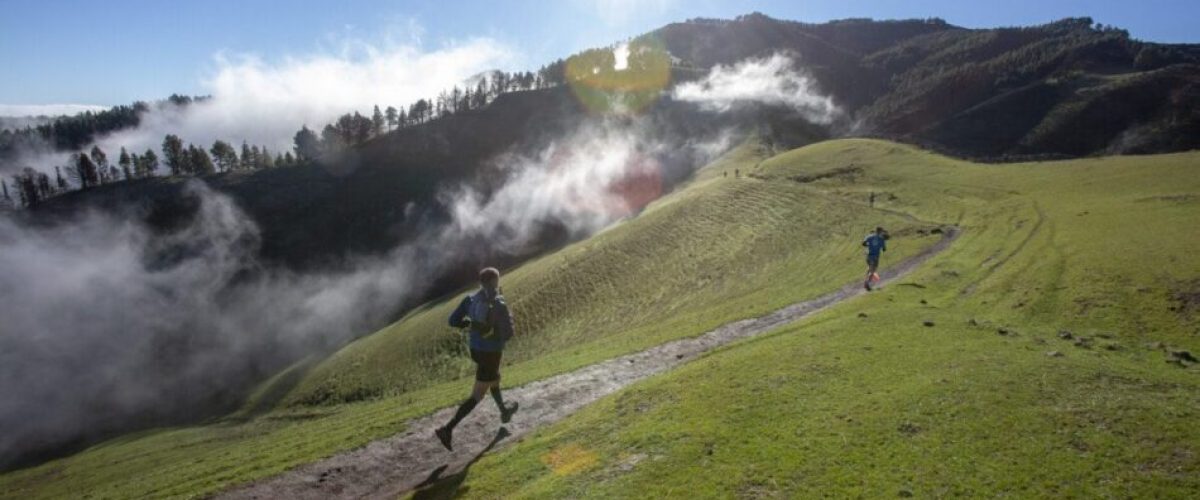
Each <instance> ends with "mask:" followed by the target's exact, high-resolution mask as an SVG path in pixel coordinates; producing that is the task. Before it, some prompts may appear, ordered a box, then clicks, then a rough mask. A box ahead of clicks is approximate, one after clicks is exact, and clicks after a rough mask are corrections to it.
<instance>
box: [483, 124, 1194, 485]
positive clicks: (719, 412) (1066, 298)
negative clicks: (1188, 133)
mask: <svg viewBox="0 0 1200 500" xmlns="http://www.w3.org/2000/svg"><path fill="white" fill-rule="evenodd" d="M1198 162H1200V154H1196V153H1188V154H1175V155H1159V156H1146V157H1119V158H1098V159H1087V160H1078V161H1067V162H1053V163H1034V164H1018V165H987V166H984V165H971V164H967V163H963V162H958V161H955V160H951V159H947V158H942V157H937V156H934V155H930V154H926V153H923V152H920V151H918V150H915V149H912V148H908V147H905V146H900V145H895V144H890V143H885V142H879V141H866V140H847V141H831V142H827V143H821V144H817V145H814V146H810V147H807V148H803V149H800V150H796V151H793V152H790V153H786V154H783V155H780V156H777V157H775V158H772V159H771V160H769V161H767V162H764V163H763V164H762V166H761V168H760V171H759V172H758V175H760V176H761V177H762V178H764V179H767V180H768V182H791V181H787V180H785V179H787V178H790V177H808V178H812V177H819V175H817V174H820V173H823V172H824V173H827V172H832V171H834V170H837V169H842V171H843V172H846V171H848V170H846V169H845V167H850V166H857V167H859V168H860V169H861V171H859V172H858V173H856V174H854V175H853V176H848V175H842V176H832V177H827V178H824V179H822V180H818V181H815V182H810V183H808V184H807V186H808V187H809V188H811V189H814V190H818V191H820V192H821V194H822V195H824V196H828V197H831V198H844V199H852V200H856V199H863V198H864V195H865V193H866V192H867V191H876V192H881V193H886V194H887V195H888V196H885V197H883V200H884V201H883V202H882V204H881V207H880V208H881V209H884V210H898V211H904V212H908V213H912V214H916V215H918V216H920V217H924V218H930V219H937V220H946V219H949V220H956V221H959V223H960V224H961V225H962V226H963V227H964V228H965V233H964V234H963V236H962V237H960V238H959V240H958V241H956V242H955V243H954V245H953V246H952V247H951V248H950V249H949V250H947V251H946V252H944V253H943V254H941V255H939V256H938V257H935V258H934V259H933V260H931V261H930V262H928V263H927V264H926V265H925V266H924V267H923V268H921V269H920V270H918V271H917V272H916V273H914V274H913V275H912V276H911V277H909V278H906V279H904V280H901V282H900V283H893V284H891V285H890V286H888V287H887V288H886V289H885V290H884V291H882V292H881V293H874V294H870V295H869V296H867V297H863V298H861V299H856V300H852V301H848V302H846V303H843V304H840V305H838V306H835V307H833V308H831V309H830V310H827V311H824V312H822V313H820V314H818V315H815V316H813V317H811V318H808V319H806V320H803V321H801V322H799V323H796V324H793V325H788V326H786V327H783V328H781V329H779V330H777V331H776V332H773V333H771V334H769V335H767V336H764V337H761V338H757V339H752V340H749V341H744V342H741V343H738V344H735V345H734V346H731V347H729V348H726V349H722V350H719V351H716V352H714V353H711V354H710V355H708V356H706V357H704V358H702V359H701V360H698V361H697V362H694V363H691V364H689V365H687V366H684V367H682V368H680V369H678V370H676V371H674V372H671V373H668V374H665V375H663V376H659V377H655V378H653V379H650V380H647V381H644V382H642V383H639V384H636V385H634V386H632V387H630V388H627V389H625V390H623V391H620V392H618V393H616V394H614V395H612V396H610V397H608V398H605V399H604V400H602V401H601V402H599V403H597V404H595V405H592V406H590V407H588V408H586V409H585V410H583V411H581V412H580V413H578V414H576V415H574V416H572V417H569V418H568V419H566V420H564V421H562V422H560V423H558V424H556V425H554V426H551V427H550V428H547V429H543V430H541V431H538V432H536V433H535V434H533V435H532V436H531V437H530V438H527V439H526V440H524V441H522V442H520V443H518V444H517V445H515V446H513V447H511V448H508V449H505V450H502V451H500V452H496V453H492V454H490V455H488V456H485V457H484V458H483V459H482V460H481V461H480V462H478V463H476V464H475V465H474V466H473V467H472V468H471V470H470V472H469V474H468V475H467V479H466V481H465V483H464V484H463V485H462V486H461V489H460V493H464V494H466V496H469V497H485V498H492V497H498V496H504V497H518V498H519V497H538V498H561V497H630V496H636V497H643V498H654V497H664V496H666V497H689V498H690V497H721V498H725V497H735V496H736V497H769V496H779V497H801V498H803V497H814V496H818V495H821V496H836V497H849V496H862V497H888V496H897V495H909V494H911V495H915V496H919V497H933V496H1017V497H1060V496H1066V497H1139V498H1169V497H1174V498H1184V497H1190V496H1193V495H1194V492H1195V491H1197V489H1198V488H1200V428H1198V427H1197V426H1196V425H1195V420H1196V418H1197V417H1198V416H1200V400H1197V398H1196V394H1198V393H1200V368H1197V367H1192V368H1187V369H1184V368H1180V367H1178V366H1176V365H1173V364H1169V363H1165V362H1164V361H1165V356H1164V353H1163V352H1161V351H1160V350H1159V349H1157V348H1156V347H1151V346H1147V343H1151V342H1163V343H1165V344H1167V345H1172V346H1177V347H1181V348H1187V349H1190V350H1191V351H1192V352H1196V350H1197V348H1200V335H1198V334H1200V331H1197V327H1196V323H1195V320H1194V317H1193V316H1192V315H1194V313H1195V311H1194V310H1190V309H1187V308H1182V311H1181V307H1180V304H1179V303H1178V302H1177V301H1176V300H1175V297H1176V294H1178V293H1180V292H1191V293H1195V292H1197V291H1200V290H1197V288H1200V256H1197V253H1196V252H1195V248H1196V247H1197V246H1198V245H1200V232H1198V231H1195V230H1190V229H1189V225H1191V224H1194V222H1195V220H1196V216H1197V214H1198V213H1200V210H1198V209H1200V197H1197V195H1196V194H1195V193H1200V175H1196V174H1197V172H1196V169H1197V168H1200V167H1198V164H1200V163H1198ZM851 177H852V178H851ZM893 196H894V198H893ZM1193 307H1194V306H1193ZM860 312H861V313H865V314H866V315H867V316H866V317H865V318H863V317H859V315H858V313H860ZM925 321H932V322H933V323H934V326H932V327H927V326H924V324H923V323H924V322H925ZM1002 328H1003V329H1004V331H1005V332H1007V334H1003V335H1002V334H1000V330H1001V329H1002ZM1064 329H1065V330H1069V331H1071V332H1072V334H1073V336H1075V337H1079V336H1084V337H1088V338H1090V339H1091V342H1092V345H1091V347H1076V346H1075V345H1073V343H1072V342H1070V341H1067V340H1063V339H1060V338H1059V337H1058V332H1059V331H1060V330H1064ZM1051 351H1058V352H1059V353H1061V354H1062V356H1060V357H1054V356H1049V355H1048V353H1049V352H1051Z"/></svg>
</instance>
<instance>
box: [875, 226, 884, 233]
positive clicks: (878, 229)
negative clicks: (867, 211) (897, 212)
mask: <svg viewBox="0 0 1200 500" xmlns="http://www.w3.org/2000/svg"><path fill="white" fill-rule="evenodd" d="M875 232H877V233H882V232H883V228H882V227H879V226H876V227H875Z"/></svg>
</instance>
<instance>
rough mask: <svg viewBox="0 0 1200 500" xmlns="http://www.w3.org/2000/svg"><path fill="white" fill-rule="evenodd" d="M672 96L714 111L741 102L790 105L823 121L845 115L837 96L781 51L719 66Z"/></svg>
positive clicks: (820, 121) (680, 87)
mask: <svg viewBox="0 0 1200 500" xmlns="http://www.w3.org/2000/svg"><path fill="white" fill-rule="evenodd" d="M672 97H674V98H675V99H677V100H680V101H690V102H695V103H697V104H699V105H700V106H701V107H702V108H704V109H707V110H710V111H728V110H729V109H731V108H733V107H734V106H735V105H737V104H739V103H761V104H767V105H774V106H787V107H789V108H792V109H794V110H796V111H797V112H799V113H801V114H802V115H804V117H805V118H807V119H808V120H809V121H812V122H814V123H821V124H828V123H830V122H832V121H833V120H834V119H835V118H836V117H837V116H839V115H840V114H841V109H840V108H838V106H837V105H836V104H834V102H833V99H832V98H830V97H829V96H826V95H823V94H821V93H820V91H819V90H818V89H817V85H816V81H815V80H814V79H813V78H812V77H810V76H808V75H807V74H805V73H804V72H803V71H801V70H799V69H797V68H796V67H795V63H794V62H793V61H792V58H790V57H788V56H787V55H784V54H780V53H776V54H773V55H771V56H769V57H765V58H756V59H746V60H744V61H741V62H738V63H737V64H734V65H732V66H723V65H717V66H715V67H713V68H712V70H710V71H709V73H708V75H706V76H705V77H704V78H702V79H700V80H697V81H694V82H685V83H682V84H679V85H678V86H676V87H675V90H674V91H673V92H672Z"/></svg>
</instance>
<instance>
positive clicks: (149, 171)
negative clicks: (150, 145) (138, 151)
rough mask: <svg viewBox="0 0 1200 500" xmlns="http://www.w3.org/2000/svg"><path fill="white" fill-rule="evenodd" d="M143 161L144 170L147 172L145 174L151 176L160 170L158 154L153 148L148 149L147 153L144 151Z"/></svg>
mask: <svg viewBox="0 0 1200 500" xmlns="http://www.w3.org/2000/svg"><path fill="white" fill-rule="evenodd" d="M142 162H143V163H144V166H143V168H142V172H145V175H147V176H150V175H154V174H155V173H157V172H158V155H156V154H154V150H153V149H147V150H146V152H145V153H142Z"/></svg>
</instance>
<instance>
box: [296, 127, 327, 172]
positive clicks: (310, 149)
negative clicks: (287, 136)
mask: <svg viewBox="0 0 1200 500" xmlns="http://www.w3.org/2000/svg"><path fill="white" fill-rule="evenodd" d="M292 143H294V144H295V147H294V149H295V151H296V158H297V159H298V160H300V161H303V160H311V159H314V158H316V157H317V156H320V155H321V140H320V139H318V138H317V134H315V133H313V131H312V130H309V129H308V125H305V126H303V127H300V130H299V131H297V132H296V135H295V137H293V138H292ZM289 163H291V162H289Z"/></svg>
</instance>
